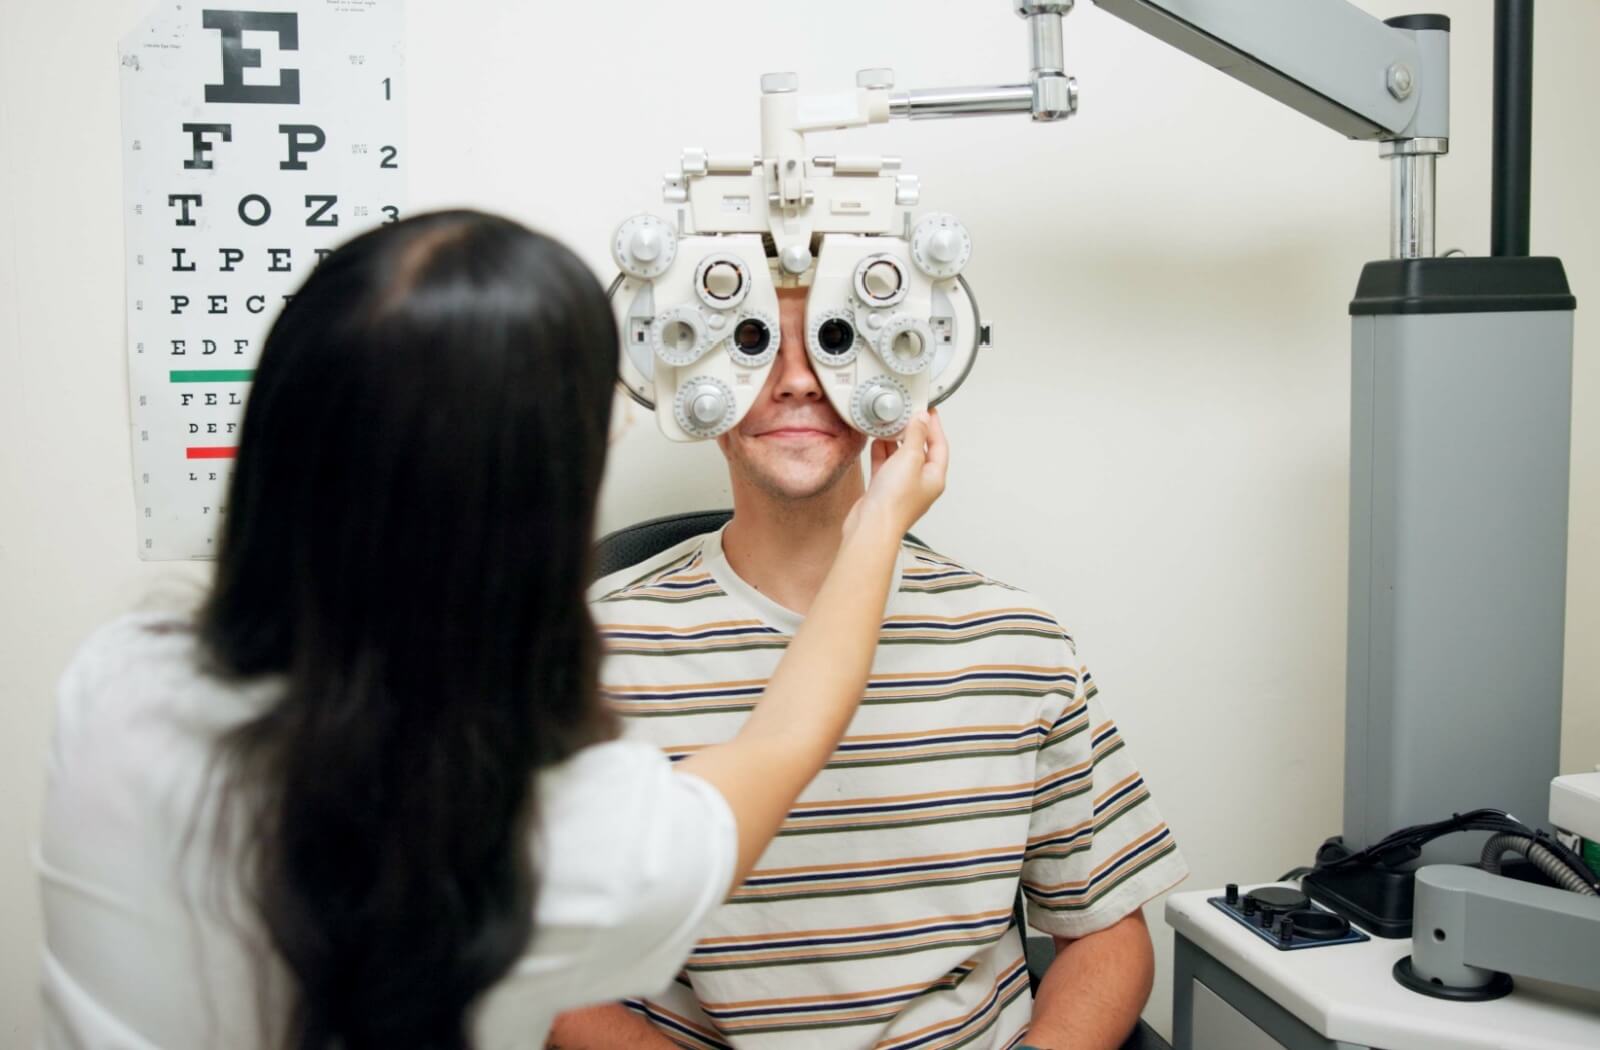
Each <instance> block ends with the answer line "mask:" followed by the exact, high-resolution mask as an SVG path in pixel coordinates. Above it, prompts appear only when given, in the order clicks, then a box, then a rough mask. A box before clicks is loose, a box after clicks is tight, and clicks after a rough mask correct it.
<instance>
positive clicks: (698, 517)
mask: <svg viewBox="0 0 1600 1050" xmlns="http://www.w3.org/2000/svg"><path fill="white" fill-rule="evenodd" d="M731 517H733V511H731V510H701V511H691V512H689V513H687V514H669V515H667V516H666V517H664V518H652V519H651V520H650V521H641V522H640V523H639V524H637V525H629V526H628V527H626V528H622V529H618V530H617V531H615V532H613V533H609V534H608V535H606V536H603V537H601V539H600V542H599V543H597V544H595V559H594V573H595V579H597V580H599V579H603V578H604V577H606V576H609V575H611V574H612V573H614V572H616V571H618V570H619V569H625V568H627V567H628V566H630V565H637V564H639V563H640V562H642V561H644V560H645V559H646V558H650V557H653V556H655V555H657V554H659V553H661V552H662V551H664V550H666V549H667V548H668V547H673V546H676V545H677V544H679V543H682V542H683V541H684V540H686V539H689V538H690V537H691V536H699V535H702V534H703V533H707V532H714V531H716V530H717V529H720V528H722V526H724V525H726V524H727V523H728V519H729V518H731ZM909 538H910V539H911V540H912V541H913V542H918V543H920V542H921V541H920V540H918V539H917V538H916V537H915V536H909ZM1012 914H1013V919H1012V921H1013V922H1015V923H1016V925H1017V928H1018V929H1020V930H1023V931H1024V945H1025V949H1026V952H1027V956H1028V984H1029V985H1030V986H1031V987H1032V989H1033V990H1034V991H1038V990H1039V981H1040V979H1041V978H1043V977H1044V971H1045V970H1046V968H1048V967H1049V965H1050V963H1051V961H1052V960H1053V959H1055V956H1056V946H1055V942H1054V941H1052V940H1051V939H1050V938H1049V937H1046V936H1044V935H1043V934H1037V933H1032V934H1030V933H1027V932H1026V931H1027V924H1026V923H1025V922H1024V920H1023V915H1024V912H1023V908H1022V888H1021V887H1020V886H1019V887H1017V899H1016V902H1015V903H1014V904H1013V906H1012ZM1122 1050H1172V1048H1171V1046H1170V1045H1169V1044H1168V1043H1167V1042H1166V1040H1164V1039H1162V1038H1161V1036H1160V1035H1158V1034H1157V1033H1156V1031H1155V1029H1153V1028H1151V1027H1150V1026H1149V1025H1147V1024H1145V1023H1144V1021H1143V1020H1141V1021H1140V1022H1139V1025H1138V1027H1137V1028H1135V1029H1134V1030H1133V1033H1132V1034H1131V1035H1129V1036H1128V1040H1127V1042H1125V1043H1123V1044H1122Z"/></svg>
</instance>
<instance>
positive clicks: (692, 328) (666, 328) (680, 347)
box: [650, 306, 712, 368]
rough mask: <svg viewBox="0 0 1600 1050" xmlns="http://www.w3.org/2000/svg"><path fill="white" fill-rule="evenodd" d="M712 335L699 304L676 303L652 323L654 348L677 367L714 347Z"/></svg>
mask: <svg viewBox="0 0 1600 1050" xmlns="http://www.w3.org/2000/svg"><path fill="white" fill-rule="evenodd" d="M711 344H712V337H711V330H710V327H709V326H708V325H707V323H706V318H705V315H704V314H702V313H701V312H700V310H699V308H698V307H694V306H675V307H673V308H672V309H670V310H666V311H663V312H662V313H660V314H658V315H656V319H655V322H654V323H652V324H651V325H650V347H651V349H653V350H654V351H655V352H656V356H657V357H658V358H660V359H661V360H662V361H663V362H665V363H666V364H669V365H671V366H672V367H673V368H683V367H684V366H686V365H692V364H694V363H695V362H696V361H698V360H700V358H702V357H704V356H705V353H706V351H707V350H709V349H711Z"/></svg>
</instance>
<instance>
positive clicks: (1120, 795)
mask: <svg viewBox="0 0 1600 1050" xmlns="http://www.w3.org/2000/svg"><path fill="white" fill-rule="evenodd" d="M1142 787H1144V777H1139V778H1138V779H1137V780H1135V781H1134V782H1133V783H1131V784H1129V785H1128V786H1127V787H1125V788H1122V789H1121V790H1119V791H1118V792H1117V793H1116V794H1114V795H1110V796H1108V797H1107V798H1106V800H1105V801H1104V802H1101V803H1100V804H1099V805H1098V806H1095V807H1094V815H1095V816H1097V817H1098V816H1099V815H1100V814H1101V812H1102V811H1104V810H1107V809H1110V808H1111V807H1112V806H1114V805H1116V804H1117V802H1118V801H1120V800H1122V799H1124V798H1127V797H1128V796H1129V795H1131V794H1132V793H1133V792H1135V791H1138V790H1139V789H1140V788H1142Z"/></svg>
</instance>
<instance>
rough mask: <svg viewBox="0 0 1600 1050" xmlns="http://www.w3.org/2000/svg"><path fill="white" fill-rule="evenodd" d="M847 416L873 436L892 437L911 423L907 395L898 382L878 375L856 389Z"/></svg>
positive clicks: (909, 400)
mask: <svg viewBox="0 0 1600 1050" xmlns="http://www.w3.org/2000/svg"><path fill="white" fill-rule="evenodd" d="M850 417H851V419H853V420H854V421H855V424H856V427H857V428H858V429H860V430H862V431H865V432H866V433H868V434H871V435H872V436H873V437H880V438H888V437H894V436H895V435H896V434H898V433H900V431H902V430H904V429H905V428H906V424H907V423H909V422H910V421H911V394H910V392H909V391H907V390H906V388H905V387H903V386H901V385H900V383H899V381H898V380H894V379H890V378H889V377H888V376H878V377H877V378H876V379H871V380H868V381H867V382H865V383H862V384H861V385H860V386H858V387H856V392H855V396H854V397H852V398H851V399H850Z"/></svg>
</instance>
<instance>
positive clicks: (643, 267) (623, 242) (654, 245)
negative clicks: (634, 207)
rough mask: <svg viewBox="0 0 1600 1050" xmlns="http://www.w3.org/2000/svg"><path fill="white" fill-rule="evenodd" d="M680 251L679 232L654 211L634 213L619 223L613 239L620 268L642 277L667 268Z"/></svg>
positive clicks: (657, 274)
mask: <svg viewBox="0 0 1600 1050" xmlns="http://www.w3.org/2000/svg"><path fill="white" fill-rule="evenodd" d="M677 254H678V235H677V233H676V232H674V231H673V229H672V227H671V226H668V225H667V224H666V223H665V222H663V221H662V220H661V219H658V218H656V217H655V216H654V215H650V214H641V215H635V216H633V217H632V218H630V219H626V220H624V221H623V223H622V225H621V226H618V227H617V235H616V236H615V237H613V238H612V239H611V258H612V260H613V261H614V262H616V264H617V268H618V269H619V270H621V271H622V272H623V273H625V274H627V275H628V276H629V277H633V278H636V279H637V280H641V281H649V280H653V279H655V278H657V277H660V276H661V275H662V274H664V273H666V272H667V267H669V266H671V265H672V260H673V258H674V257H675V256H676V255H677Z"/></svg>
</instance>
